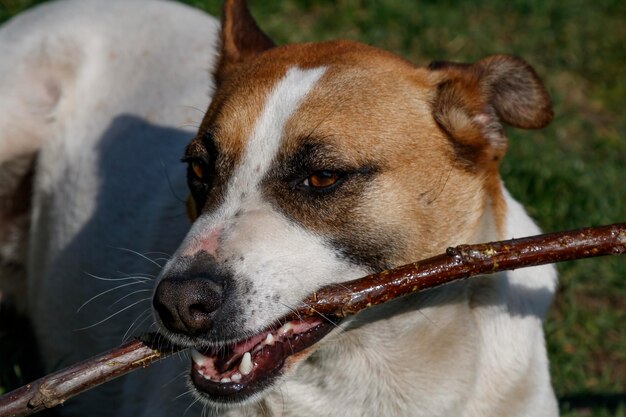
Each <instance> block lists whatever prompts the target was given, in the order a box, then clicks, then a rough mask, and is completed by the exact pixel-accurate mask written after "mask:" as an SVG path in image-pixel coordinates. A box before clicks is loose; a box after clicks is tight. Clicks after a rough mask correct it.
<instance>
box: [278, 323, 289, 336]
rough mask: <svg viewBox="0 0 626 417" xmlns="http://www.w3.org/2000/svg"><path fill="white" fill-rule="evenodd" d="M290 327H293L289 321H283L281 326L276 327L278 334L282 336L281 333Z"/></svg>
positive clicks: (284, 332)
mask: <svg viewBox="0 0 626 417" xmlns="http://www.w3.org/2000/svg"><path fill="white" fill-rule="evenodd" d="M291 329H293V325H292V324H291V322H289V323H285V324H283V327H281V328H280V329H278V335H279V336H282V335H284V334H286V333H287V332H288V331H289V330H291Z"/></svg>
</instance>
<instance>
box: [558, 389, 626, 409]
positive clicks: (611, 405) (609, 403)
mask: <svg viewBox="0 0 626 417" xmlns="http://www.w3.org/2000/svg"><path fill="white" fill-rule="evenodd" d="M625 407H626V393H620V394H602V393H589V392H579V393H576V394H569V395H564V396H562V397H559V408H560V409H561V410H563V411H565V410H567V411H584V410H597V409H602V410H605V411H608V412H610V413H615V412H616V411H617V410H618V409H620V410H621V409H624V408H625Z"/></svg>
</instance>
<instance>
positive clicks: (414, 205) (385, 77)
mask: <svg viewBox="0 0 626 417" xmlns="http://www.w3.org/2000/svg"><path fill="white" fill-rule="evenodd" d="M317 47H319V46H317ZM368 54H369V56H367V57H366V58H362V57H361V58H359V59H356V57H355V60H354V61H351V58H352V57H348V58H346V59H342V58H343V56H342V55H341V54H339V55H338V54H336V53H334V54H333V57H334V58H333V59H334V60H336V61H335V62H336V64H330V65H329V64H327V63H326V61H323V62H320V63H317V64H318V65H319V66H321V65H324V64H326V66H327V68H328V69H327V72H326V73H325V75H324V77H323V78H322V79H321V81H320V82H319V84H318V85H316V87H315V88H314V89H313V90H312V91H311V92H310V93H309V95H308V96H307V98H306V100H305V101H304V103H303V104H302V105H301V106H300V107H299V109H298V111H297V112H296V114H295V115H294V116H293V118H292V119H291V120H290V122H289V123H288V124H287V126H286V128H285V133H284V142H283V145H282V148H281V153H280V155H279V156H278V159H277V161H276V164H275V166H274V168H273V169H272V171H271V172H270V174H269V175H268V177H267V178H266V180H265V181H264V184H263V185H264V192H265V195H266V196H267V198H268V199H269V200H270V201H271V202H272V203H273V204H274V205H275V206H276V207H277V208H279V209H280V210H281V211H282V212H284V213H285V214H286V215H287V216H288V217H289V218H291V219H292V220H293V221H295V222H297V223H300V224H302V225H304V227H305V228H306V229H308V230H312V231H315V232H317V233H319V234H320V235H322V236H324V237H325V239H326V240H327V241H328V242H330V244H332V245H333V246H334V247H336V248H338V249H339V251H340V252H341V253H343V254H344V255H345V256H346V257H347V258H348V259H350V260H352V261H354V262H355V263H358V264H361V265H367V266H369V267H370V268H371V269H381V268H385V267H388V266H391V265H397V264H400V263H405V262H409V261H413V260H415V259H417V258H419V257H426V256H430V255H432V254H435V253H439V252H441V251H442V250H443V249H445V247H446V246H448V245H451V244H456V243H461V242H466V241H468V240H470V239H471V237H472V235H473V233H474V232H475V228H476V224H477V223H478V219H479V217H480V214H481V212H482V204H483V200H484V192H485V189H484V183H483V178H482V176H481V175H478V174H477V173H471V172H468V171H467V170H465V169H463V168H462V167H460V166H459V164H456V163H455V159H456V156H455V152H454V149H453V147H452V146H451V143H450V141H449V140H448V138H447V137H446V135H445V134H444V133H443V132H442V131H441V129H440V128H439V126H438V125H437V123H436V121H435V120H434V119H433V116H432V110H431V104H430V103H431V102H432V100H433V99H434V95H435V94H436V85H433V84H432V83H431V82H430V78H429V74H428V71H426V70H421V69H417V68H415V67H413V66H410V65H409V64H407V63H406V62H405V61H403V60H400V59H389V57H388V55H387V54H386V53H384V54H379V55H377V54H376V53H374V52H369V51H368ZM357 55H358V54H357ZM319 170H329V171H334V172H339V173H341V175H342V180H341V181H340V182H339V183H338V184H337V185H336V186H333V187H332V188H330V189H329V190H327V191H322V192H318V191H315V190H311V189H307V188H306V187H303V186H302V180H304V179H306V178H307V176H308V175H310V174H311V172H315V171H319Z"/></svg>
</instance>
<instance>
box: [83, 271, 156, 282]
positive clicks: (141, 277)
mask: <svg viewBox="0 0 626 417" xmlns="http://www.w3.org/2000/svg"><path fill="white" fill-rule="evenodd" d="M85 274H87V275H89V276H90V277H91V278H94V279H97V280H99V281H128V280H131V279H132V280H135V281H140V280H146V281H148V280H149V279H154V278H148V277H144V276H140V275H132V274H124V275H126V276H124V277H120V278H105V277H100V276H98V275H94V274H90V273H89V272H85Z"/></svg>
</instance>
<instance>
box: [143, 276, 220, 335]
mask: <svg viewBox="0 0 626 417" xmlns="http://www.w3.org/2000/svg"><path fill="white" fill-rule="evenodd" d="M152 303H153V305H154V309H155V310H156V312H157V313H158V315H159V317H160V318H161V321H162V322H163V325H164V326H165V327H167V328H168V329H169V330H170V331H173V332H176V333H184V334H188V335H191V336H195V335H198V334H202V333H205V332H208V331H209V330H210V329H211V327H212V326H213V315H214V313H215V311H216V310H217V309H219V307H220V306H221V305H222V289H221V286H219V285H217V284H216V283H215V282H213V281H211V280H210V279H207V278H188V279H181V278H175V277H172V278H165V279H163V280H162V281H161V282H160V283H159V285H158V286H157V289H156V291H155V294H154V299H153V301H152Z"/></svg>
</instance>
